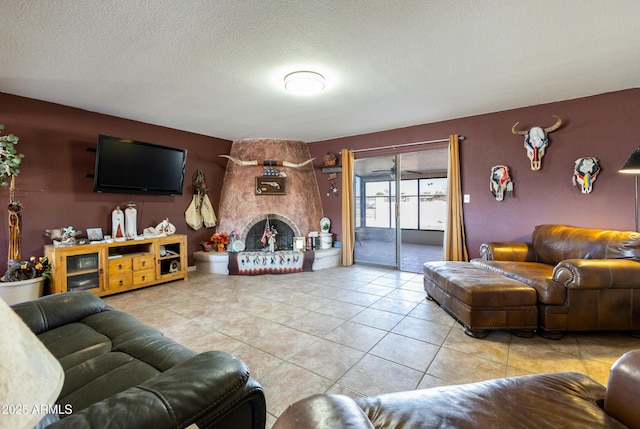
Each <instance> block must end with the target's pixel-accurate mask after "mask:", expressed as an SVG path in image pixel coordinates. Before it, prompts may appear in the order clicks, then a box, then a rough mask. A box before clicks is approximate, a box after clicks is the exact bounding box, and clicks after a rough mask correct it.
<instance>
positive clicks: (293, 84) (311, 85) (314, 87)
mask: <svg viewBox="0 0 640 429" xmlns="http://www.w3.org/2000/svg"><path fill="white" fill-rule="evenodd" d="M284 87H285V89H286V90H287V91H289V92H291V93H292V94H295V95H315V94H319V93H321V92H322V91H323V90H324V76H322V75H321V74H320V73H316V72H312V71H296V72H293V73H289V74H288V75H286V76H285V77H284Z"/></svg>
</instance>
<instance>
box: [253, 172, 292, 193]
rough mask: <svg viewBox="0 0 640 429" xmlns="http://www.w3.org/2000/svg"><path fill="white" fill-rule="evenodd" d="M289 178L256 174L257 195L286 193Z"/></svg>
mask: <svg viewBox="0 0 640 429" xmlns="http://www.w3.org/2000/svg"><path fill="white" fill-rule="evenodd" d="M286 193H287V178H286V177H273V176H256V195H286Z"/></svg>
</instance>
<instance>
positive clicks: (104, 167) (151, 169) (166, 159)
mask: <svg viewBox="0 0 640 429" xmlns="http://www.w3.org/2000/svg"><path fill="white" fill-rule="evenodd" d="M186 163H187V150H186V149H179V148H174V147H167V146H160V145H157V144H152V143H145V142H140V141H134V140H129V139H123V138H119V137H111V136H105V135H102V134H99V135H98V147H97V150H96V169H95V174H94V182H93V190H94V191H95V192H114V193H120V194H152V195H182V184H183V182H184V172H185V166H186Z"/></svg>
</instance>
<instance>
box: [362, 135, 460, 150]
mask: <svg viewBox="0 0 640 429" xmlns="http://www.w3.org/2000/svg"><path fill="white" fill-rule="evenodd" d="M462 140H464V136H458V141H462ZM448 141H449V139H439V140H427V141H424V142H415V143H403V144H395V145H391V146H380V147H370V148H366V149H353V150H352V151H351V152H353V153H356V152H369V151H372V150H382V149H396V148H399V147H407V146H417V145H421V144H429V143H444V142H448Z"/></svg>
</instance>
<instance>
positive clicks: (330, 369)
mask: <svg viewBox="0 0 640 429" xmlns="http://www.w3.org/2000/svg"><path fill="white" fill-rule="evenodd" d="M364 355H365V352H363V351H360V350H356V349H352V348H350V347H347V346H343V345H341V344H337V343H334V342H332V341H327V340H323V339H319V340H318V341H316V342H315V343H313V344H311V345H310V346H309V347H307V348H305V349H304V350H302V351H300V352H298V353H296V354H295V355H294V356H293V357H291V358H290V359H289V362H291V363H295V364H297V365H299V366H301V367H303V368H305V369H308V370H309V371H312V372H314V373H316V374H318V375H321V376H323V377H325V378H328V379H329V380H333V381H336V380H338V379H339V378H340V377H342V375H344V373H345V372H347V371H348V370H349V369H350V368H351V367H352V366H353V365H355V364H356V362H358V361H359V360H360V359H362V357H363V356H364Z"/></svg>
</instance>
